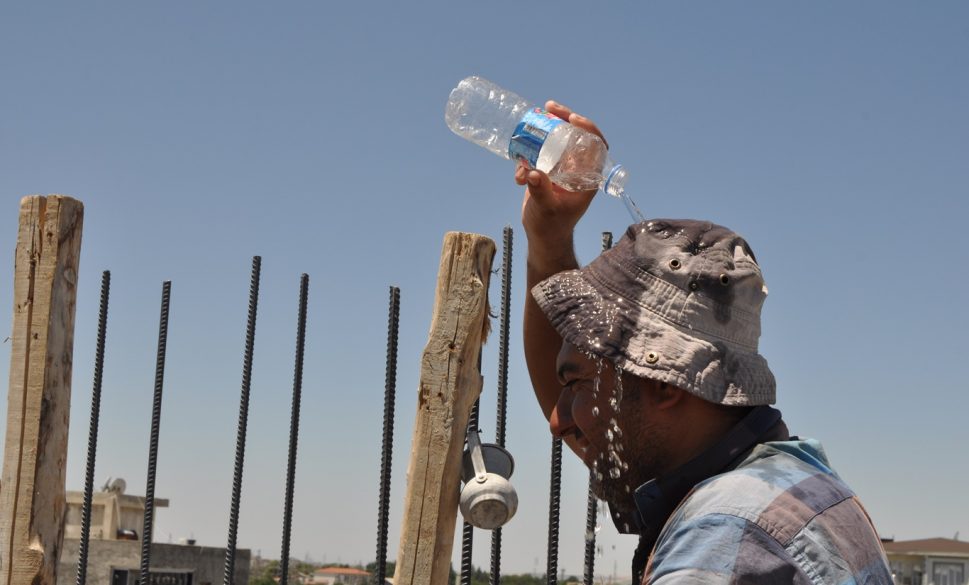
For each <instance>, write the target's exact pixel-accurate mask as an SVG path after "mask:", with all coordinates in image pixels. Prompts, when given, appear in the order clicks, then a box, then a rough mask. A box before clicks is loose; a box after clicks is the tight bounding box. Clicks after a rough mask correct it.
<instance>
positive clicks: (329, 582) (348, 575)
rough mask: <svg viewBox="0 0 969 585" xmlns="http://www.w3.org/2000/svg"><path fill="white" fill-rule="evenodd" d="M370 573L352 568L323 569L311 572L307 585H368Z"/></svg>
mask: <svg viewBox="0 0 969 585" xmlns="http://www.w3.org/2000/svg"><path fill="white" fill-rule="evenodd" d="M371 581H372V579H371V577H370V573H368V572H367V571H364V570H363V569H354V568H352V567H325V568H322V569H317V570H316V571H314V572H313V576H312V577H311V578H310V580H309V581H306V584H307V585H335V584H336V583H342V584H343V585H370V582H371Z"/></svg>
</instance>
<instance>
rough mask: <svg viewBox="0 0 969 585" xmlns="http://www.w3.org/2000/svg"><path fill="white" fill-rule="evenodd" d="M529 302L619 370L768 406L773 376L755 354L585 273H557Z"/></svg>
mask: <svg viewBox="0 0 969 585" xmlns="http://www.w3.org/2000/svg"><path fill="white" fill-rule="evenodd" d="M531 292H532V296H533V298H534V299H535V301H536V302H537V303H538V306H539V307H540V308H541V310H542V312H543V313H544V314H545V316H546V317H547V318H548V319H549V322H550V323H551V324H552V326H553V327H554V328H555V330H556V331H558V333H559V334H560V335H561V336H562V338H563V339H564V340H565V341H566V342H568V343H570V344H572V345H573V346H575V347H576V348H578V349H579V350H580V351H583V352H586V353H589V354H593V355H595V356H600V357H603V358H606V359H608V360H610V361H612V362H613V363H614V364H615V365H616V366H617V367H618V368H620V369H621V370H622V371H625V372H629V373H631V374H633V375H635V376H639V377H642V378H649V379H652V380H656V381H660V382H666V383H668V384H672V385H674V386H676V387H678V388H682V389H684V390H686V391H688V392H691V393H692V394H695V395H697V396H699V397H700V398H703V399H704V400H707V401H710V402H714V403H717V404H725V405H731V406H755V405H761V404H773V403H774V401H775V398H776V383H775V380H774V375H773V373H771V371H770V368H769V367H768V366H767V361H766V360H765V359H764V358H763V356H761V355H760V354H759V353H757V352H756V351H750V350H749V349H747V348H745V347H744V346H741V345H739V344H735V343H731V342H729V341H726V340H723V339H718V338H717V337H714V336H711V335H707V334H704V333H702V332H699V331H696V330H692V329H689V328H687V327H683V326H681V325H678V324H675V323H672V322H670V321H669V320H667V319H666V318H664V317H663V316H661V315H659V314H657V313H656V312H655V311H653V310H651V309H650V308H649V306H648V305H647V304H645V303H641V302H638V299H635V298H629V297H627V296H623V295H621V294H619V293H618V292H617V291H615V290H612V289H610V287H609V286H608V285H607V283H606V282H605V281H604V280H601V279H599V278H597V276H596V273H595V271H593V270H589V267H586V268H583V269H580V270H568V271H565V272H560V273H558V274H556V275H554V276H552V277H550V278H548V279H546V280H544V281H542V282H540V283H539V284H538V285H536V286H535V287H534V288H533V289H532V291H531Z"/></svg>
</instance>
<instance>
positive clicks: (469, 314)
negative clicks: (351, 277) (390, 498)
mask: <svg viewBox="0 0 969 585" xmlns="http://www.w3.org/2000/svg"><path fill="white" fill-rule="evenodd" d="M494 255H495V243H494V242H493V241H492V240H490V239H488V238H486V237H484V236H479V235H475V234H466V233H460V232H449V233H448V234H446V235H445V236H444V249H443V251H442V253H441V265H440V269H439V271H438V275H437V292H436V294H435V297H434V312H433V317H432V321H431V331H430V336H429V339H428V341H427V345H426V346H425V348H424V354H423V356H422V357H421V381H420V390H419V394H418V404H417V421H416V423H415V424H414V436H413V444H412V446H411V455H410V464H409V465H408V469H407V494H406V496H405V501H404V518H403V527H402V529H401V537H400V551H399V553H398V555H397V566H396V571H395V574H394V583H395V584H396V585H428V584H430V585H438V584H441V585H444V584H446V583H447V580H448V572H449V570H450V567H451V547H452V545H453V544H454V526H455V520H456V519H457V511H458V495H459V494H458V491H459V489H458V488H459V486H460V483H461V477H460V475H461V454H462V452H463V450H464V439H465V433H466V430H467V426H468V418H469V416H470V414H471V407H472V405H473V404H474V401H475V400H476V399H477V398H478V395H479V394H481V382H482V380H481V373H480V371H479V364H478V355H479V353H480V351H481V344H482V343H483V342H484V339H485V337H486V336H487V334H488V328H489V326H490V321H488V319H487V318H486V317H487V315H488V282H489V280H490V276H491V262H492V260H493V259H494Z"/></svg>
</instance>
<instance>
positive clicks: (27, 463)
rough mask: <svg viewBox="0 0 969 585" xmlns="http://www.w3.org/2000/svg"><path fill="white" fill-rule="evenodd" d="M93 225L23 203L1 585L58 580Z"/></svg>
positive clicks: (76, 212)
mask: <svg viewBox="0 0 969 585" xmlns="http://www.w3.org/2000/svg"><path fill="white" fill-rule="evenodd" d="M83 217H84V206H83V205H82V204H81V202H80V201H77V200H75V199H71V198H70V197H64V196H62V195H50V196H47V197H43V196H39V195H32V196H29V197H24V198H23V199H22V200H21V202H20V230H19V234H18V236H17V251H16V257H15V260H14V281H13V282H14V307H13V332H12V333H11V335H10V386H9V388H8V399H7V434H6V441H5V443H4V450H3V475H2V478H3V480H2V483H0V585H55V581H56V570H57V559H58V556H59V553H60V547H61V540H62V537H63V533H64V524H63V521H64V507H65V504H64V476H65V473H64V471H65V464H66V460H67V429H68V420H69V417H70V406H71V366H72V361H73V349H74V307H75V302H76V298H77V268H78V260H79V257H80V251H81V226H82V220H83Z"/></svg>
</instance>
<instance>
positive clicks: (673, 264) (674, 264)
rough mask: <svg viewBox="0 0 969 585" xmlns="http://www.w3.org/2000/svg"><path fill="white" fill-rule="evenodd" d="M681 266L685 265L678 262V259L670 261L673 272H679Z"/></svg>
mask: <svg viewBox="0 0 969 585" xmlns="http://www.w3.org/2000/svg"><path fill="white" fill-rule="evenodd" d="M681 266H683V264H682V263H681V262H680V261H679V260H677V259H676V258H673V259H672V260H670V269H671V270H679V269H680V267H681Z"/></svg>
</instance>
